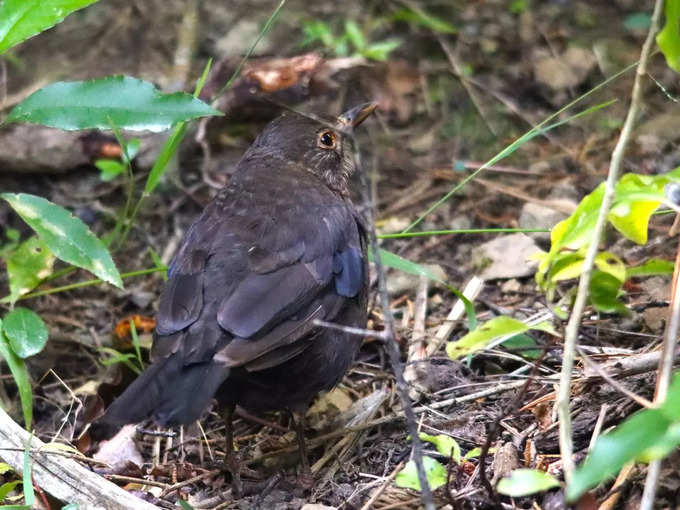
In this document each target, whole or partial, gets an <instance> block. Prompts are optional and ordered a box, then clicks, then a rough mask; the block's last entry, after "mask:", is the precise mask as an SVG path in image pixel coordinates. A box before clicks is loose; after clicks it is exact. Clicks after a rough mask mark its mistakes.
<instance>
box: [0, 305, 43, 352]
mask: <svg viewBox="0 0 680 510" xmlns="http://www.w3.org/2000/svg"><path fill="white" fill-rule="evenodd" d="M2 331H3V333H4V334H5V337H6V338H7V339H8V340H9V345H10V347H11V348H12V351H14V353H15V354H16V355H17V356H19V357H20V358H23V359H26V358H28V357H29V356H33V355H34V354H38V353H39V352H40V351H42V350H43V348H44V347H45V343H46V342H47V326H45V323H44V322H43V321H42V319H41V318H40V317H39V316H38V315H37V314H36V313H35V312H33V311H31V310H29V309H28V308H22V307H17V308H15V309H14V310H12V311H11V312H9V313H8V314H7V315H5V318H4V320H3V322H2Z"/></svg>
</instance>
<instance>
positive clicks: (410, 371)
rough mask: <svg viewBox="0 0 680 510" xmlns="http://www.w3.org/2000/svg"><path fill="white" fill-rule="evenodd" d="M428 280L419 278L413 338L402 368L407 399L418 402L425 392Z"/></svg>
mask: <svg viewBox="0 0 680 510" xmlns="http://www.w3.org/2000/svg"><path fill="white" fill-rule="evenodd" d="M429 281H430V280H429V278H428V277H427V276H423V275H421V276H420V279H419V280H418V290H417V292H416V304H415V312H414V316H413V337H412V338H411V341H410V342H409V346H408V354H407V356H406V368H404V380H405V381H406V382H407V383H408V384H409V386H410V388H409V397H411V399H412V400H418V398H419V397H420V393H421V392H422V391H423V390H426V389H427V388H426V385H427V382H426V380H425V379H426V377H425V375H426V374H425V365H426V363H423V360H424V359H425V358H426V357H427V349H426V340H425V317H426V316H427V291H428V288H429Z"/></svg>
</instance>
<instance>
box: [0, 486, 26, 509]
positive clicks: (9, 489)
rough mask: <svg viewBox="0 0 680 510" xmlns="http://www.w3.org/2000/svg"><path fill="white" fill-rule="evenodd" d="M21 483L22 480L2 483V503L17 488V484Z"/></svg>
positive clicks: (0, 488)
mask: <svg viewBox="0 0 680 510" xmlns="http://www.w3.org/2000/svg"><path fill="white" fill-rule="evenodd" d="M20 483H21V480H15V481H13V482H7V483H3V484H2V485H0V503H2V502H3V501H4V500H5V498H6V497H7V495H8V494H9V493H10V492H12V491H13V490H14V489H16V487H17V485H19V484H20ZM0 508H2V507H0Z"/></svg>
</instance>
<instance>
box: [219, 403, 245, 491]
mask: <svg viewBox="0 0 680 510" xmlns="http://www.w3.org/2000/svg"><path fill="white" fill-rule="evenodd" d="M235 408H236V406H235V405H233V404H231V405H227V406H225V407H224V408H223V409H222V419H223V420H224V426H225V427H226V433H225V448H224V469H225V470H226V471H229V472H230V473H231V495H232V496H233V498H234V499H239V498H240V497H241V493H242V492H243V491H242V489H243V486H242V485H241V466H240V462H239V459H237V458H236V452H235V451H234V424H233V417H234V409H235Z"/></svg>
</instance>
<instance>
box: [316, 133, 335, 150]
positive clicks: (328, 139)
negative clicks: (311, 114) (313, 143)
mask: <svg viewBox="0 0 680 510" xmlns="http://www.w3.org/2000/svg"><path fill="white" fill-rule="evenodd" d="M318 143H319V147H321V148H322V149H333V148H335V135H334V134H333V132H332V131H322V132H321V133H319V141H318Z"/></svg>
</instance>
